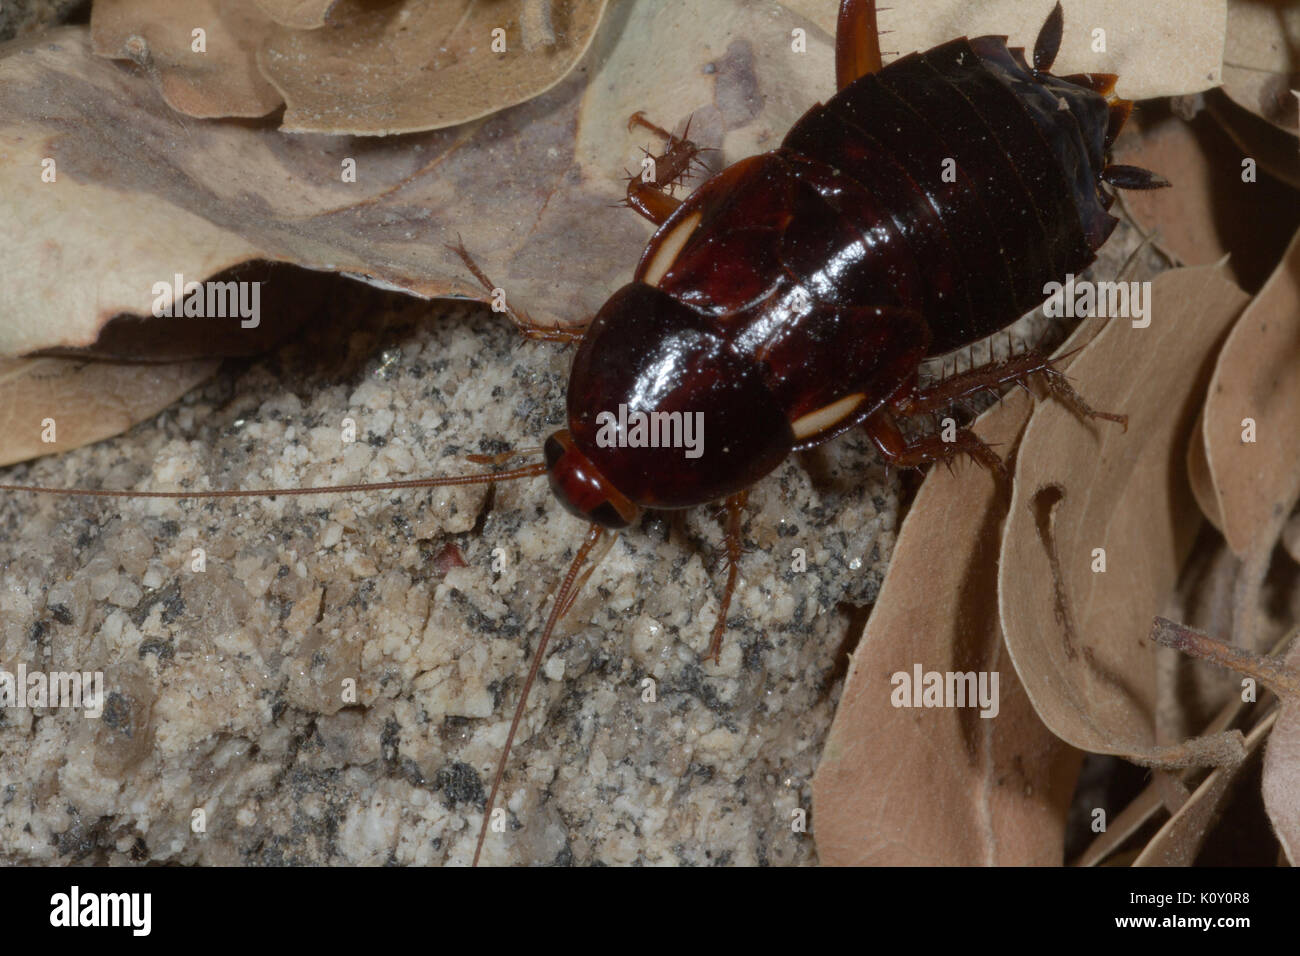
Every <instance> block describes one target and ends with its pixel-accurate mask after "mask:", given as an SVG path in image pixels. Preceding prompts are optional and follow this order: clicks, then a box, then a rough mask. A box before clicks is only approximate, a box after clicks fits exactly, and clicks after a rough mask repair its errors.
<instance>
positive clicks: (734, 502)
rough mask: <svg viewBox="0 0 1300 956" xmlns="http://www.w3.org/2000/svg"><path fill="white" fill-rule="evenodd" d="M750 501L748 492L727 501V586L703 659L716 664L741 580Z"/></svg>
mask: <svg viewBox="0 0 1300 956" xmlns="http://www.w3.org/2000/svg"><path fill="white" fill-rule="evenodd" d="M748 500H749V492H748V491H742V492H739V493H737V494H734V495H732V496H731V497H730V498H728V499H727V504H726V508H727V531H726V548H727V554H726V558H727V584H726V586H725V587H724V588H723V590H722V601H721V602H720V603H719V605H718V620H717V622H716V623H715V624H714V625H713V636H712V638H711V639H710V641H709V649H708V651H707V652H706V653H705V655H704V657H703V660H706V661H713V663H715V664H716V663H718V659H719V658H720V657H721V655H722V638H723V637H724V636H725V635H726V633H727V612H728V611H729V610H730V609H731V596H732V595H733V594H735V593H736V583H737V581H739V579H740V555H741V553H742V550H743V549H742V547H741V545H742V540H741V531H740V526H741V523H742V521H743V519H744V514H745V502H747V501H748Z"/></svg>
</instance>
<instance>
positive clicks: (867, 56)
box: [835, 0, 884, 90]
mask: <svg viewBox="0 0 1300 956" xmlns="http://www.w3.org/2000/svg"><path fill="white" fill-rule="evenodd" d="M883 65H884V64H883V63H882V62H881V59H880V30H879V27H878V26H877V24H876V3H875V0H845V2H844V3H842V4H840V18H839V22H838V23H837V24H836V29H835V86H836V88H837V89H841V90H842V89H844V87H846V86H848V85H849V84H850V83H852V82H853V81H854V80H856V79H858V78H859V77H862V76H866V75H868V74H869V73H879V72H880V70H881V69H882V67H883Z"/></svg>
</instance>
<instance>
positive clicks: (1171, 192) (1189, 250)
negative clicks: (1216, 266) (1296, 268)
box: [1115, 109, 1300, 291]
mask: <svg viewBox="0 0 1300 956" xmlns="http://www.w3.org/2000/svg"><path fill="white" fill-rule="evenodd" d="M1115 161H1116V162H1118V163H1127V164H1129V165H1132V166H1141V167H1143V168H1146V169H1154V170H1157V171H1158V172H1159V173H1160V174H1161V175H1163V176H1164V177H1165V178H1167V179H1168V180H1169V181H1170V182H1171V183H1173V184H1174V186H1173V188H1172V189H1153V190H1148V191H1127V192H1123V193H1121V194H1120V203H1121V204H1122V205H1123V207H1124V209H1125V210H1127V212H1128V213H1129V216H1130V217H1131V218H1132V219H1133V221H1134V222H1135V223H1136V224H1137V225H1138V227H1139V228H1140V229H1142V231H1143V232H1144V233H1148V234H1151V235H1153V238H1154V241H1155V244H1156V245H1157V247H1159V248H1160V249H1162V250H1164V251H1166V252H1167V253H1168V254H1170V255H1172V256H1173V257H1174V258H1175V260H1176V261H1177V262H1179V263H1181V264H1183V265H1192V266H1199V265H1210V264H1211V263H1214V262H1218V261H1219V260H1220V259H1222V258H1223V257H1224V255H1228V254H1230V255H1231V256H1232V258H1231V259H1230V260H1229V263H1228V265H1229V268H1230V270H1231V271H1232V273H1233V275H1234V277H1235V278H1236V280H1237V282H1238V284H1239V285H1241V286H1242V287H1243V288H1245V289H1247V290H1248V291H1253V290H1257V289H1258V288H1259V287H1260V286H1261V285H1262V284H1263V283H1264V281H1265V279H1267V278H1268V275H1269V273H1270V272H1271V271H1272V269H1273V264H1274V263H1276V262H1277V260H1278V258H1279V257H1280V256H1281V254H1282V251H1283V250H1284V249H1285V248H1286V245H1287V243H1288V242H1289V241H1290V239H1291V235H1292V233H1293V232H1294V231H1295V229H1296V225H1297V221H1298V220H1300V207H1298V206H1297V204H1296V202H1295V194H1294V193H1292V192H1291V191H1290V190H1288V189H1287V188H1285V187H1284V186H1282V185H1281V184H1279V183H1277V182H1276V181H1274V180H1273V179H1271V178H1270V177H1268V176H1264V175H1257V176H1256V177H1255V179H1254V181H1253V182H1248V181H1246V180H1245V179H1243V169H1242V165H1241V164H1242V157H1240V156H1238V155H1237V154H1236V150H1235V148H1234V146H1233V143H1232V142H1231V140H1230V138H1229V137H1228V136H1227V135H1226V134H1225V132H1224V131H1223V130H1222V129H1220V128H1219V126H1218V125H1217V124H1216V123H1215V122H1214V121H1213V120H1212V119H1211V117H1208V116H1205V115H1201V116H1198V117H1196V118H1195V119H1194V120H1192V121H1191V122H1187V121H1185V120H1182V119H1180V118H1178V117H1176V116H1172V115H1169V114H1167V113H1162V112H1160V111H1158V110H1156V109H1152V110H1150V111H1147V112H1145V113H1141V114H1138V115H1137V116H1136V117H1135V121H1134V122H1131V123H1130V124H1129V125H1128V126H1127V127H1126V128H1125V130H1124V132H1123V133H1122V134H1121V135H1120V138H1119V141H1118V142H1117V143H1116V144H1115Z"/></svg>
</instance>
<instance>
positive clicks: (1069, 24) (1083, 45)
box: [785, 0, 1228, 100]
mask: <svg viewBox="0 0 1300 956" xmlns="http://www.w3.org/2000/svg"><path fill="white" fill-rule="evenodd" d="M1055 3H1056V0H979V2H975V3H972V2H971V0H907V2H906V3H886V4H881V8H882V9H881V11H880V14H879V23H880V29H881V30H890V31H892V32H891V33H889V34H887V35H885V36H884V37H882V38H881V47H882V49H884V50H886V51H891V52H892V51H897V52H898V53H902V54H907V53H911V52H912V51H913V50H926V49H929V48H930V47H932V46H936V45H937V44H940V43H943V42H945V41H947V40H951V39H952V38H953V37H959V36H981V35H983V34H993V35H995V36H1009V37H1010V40H1009V42H1010V44H1011V45H1012V46H1023V47H1025V48H1026V49H1033V46H1034V40H1035V39H1036V38H1037V36H1038V31H1039V29H1040V28H1041V27H1042V25H1043V21H1044V20H1046V19H1047V15H1048V13H1050V12H1051V10H1052V7H1053V5H1055ZM785 5H786V6H788V7H790V8H792V9H794V10H798V11H799V12H800V13H802V14H804V15H805V16H807V17H809V18H810V19H812V20H814V21H815V22H816V24H817V25H818V26H819V27H821V29H822V30H823V31H825V32H826V33H828V34H833V33H834V31H835V14H836V8H837V3H836V2H835V0H785ZM886 7H888V8H889V9H884V8H886ZM1064 7H1065V33H1064V36H1063V38H1062V42H1061V52H1060V55H1059V56H1058V57H1057V60H1056V65H1055V66H1053V67H1052V72H1053V73H1056V74H1059V75H1062V76H1064V75H1066V74H1069V73H1118V74H1119V77H1120V80H1119V88H1118V92H1119V93H1120V95H1121V96H1124V97H1126V98H1128V99H1133V100H1141V99H1148V98H1151V97H1156V96H1176V95H1178V94H1180V93H1195V92H1198V91H1200V90H1206V89H1209V88H1210V87H1212V86H1218V85H1219V83H1220V82H1221V80H1220V77H1221V73H1222V64H1223V39H1224V30H1225V28H1226V24H1227V16H1228V14H1227V9H1226V6H1225V0H1145V2H1144V3H1143V4H1142V6H1141V9H1140V12H1139V11H1135V9H1134V7H1133V4H1132V3H1131V2H1129V0H1070V2H1068V3H1066V4H1065V5H1064ZM1098 29H1100V30H1104V31H1105V44H1106V49H1105V52H1094V51H1093V48H1092V47H1093V42H1094V39H1095V37H1094V31H1095V30H1098ZM890 59H892V57H890V56H886V57H885V62H886V63H888V62H889V61H890Z"/></svg>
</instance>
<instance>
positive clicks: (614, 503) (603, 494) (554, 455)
mask: <svg viewBox="0 0 1300 956" xmlns="http://www.w3.org/2000/svg"><path fill="white" fill-rule="evenodd" d="M546 471H547V476H548V477H549V479H550V482H551V491H553V492H554V493H555V497H556V498H558V499H560V504H562V505H564V507H565V508H566V509H567V510H568V511H569V512H571V513H572V514H575V515H577V516H578V517H579V518H585V519H586V520H587V521H590V522H592V523H593V524H598V525H601V526H602V527H605V528H626V527H627V526H628V525H630V524H631V523H632V522H633V521H635V520H636V519H637V517H638V516H639V515H640V513H641V509H640V508H638V507H637V506H636V505H634V504H633V503H632V502H631V501H629V500H628V499H627V497H626V496H624V495H623V494H622V493H621V492H619V490H618V489H617V488H615V487H614V485H613V484H612V483H611V482H610V481H609V479H607V478H606V477H605V476H604V475H602V474H601V473H600V470H599V469H598V468H597V467H596V466H595V465H593V464H592V463H591V459H589V458H588V457H587V456H586V455H584V454H583V453H582V451H580V450H579V449H578V447H577V446H576V445H575V444H574V443H573V438H572V436H570V434H569V430H568V429H567V428H565V429H561V430H560V431H558V432H556V433H555V434H553V435H551V437H550V438H548V439H546Z"/></svg>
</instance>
